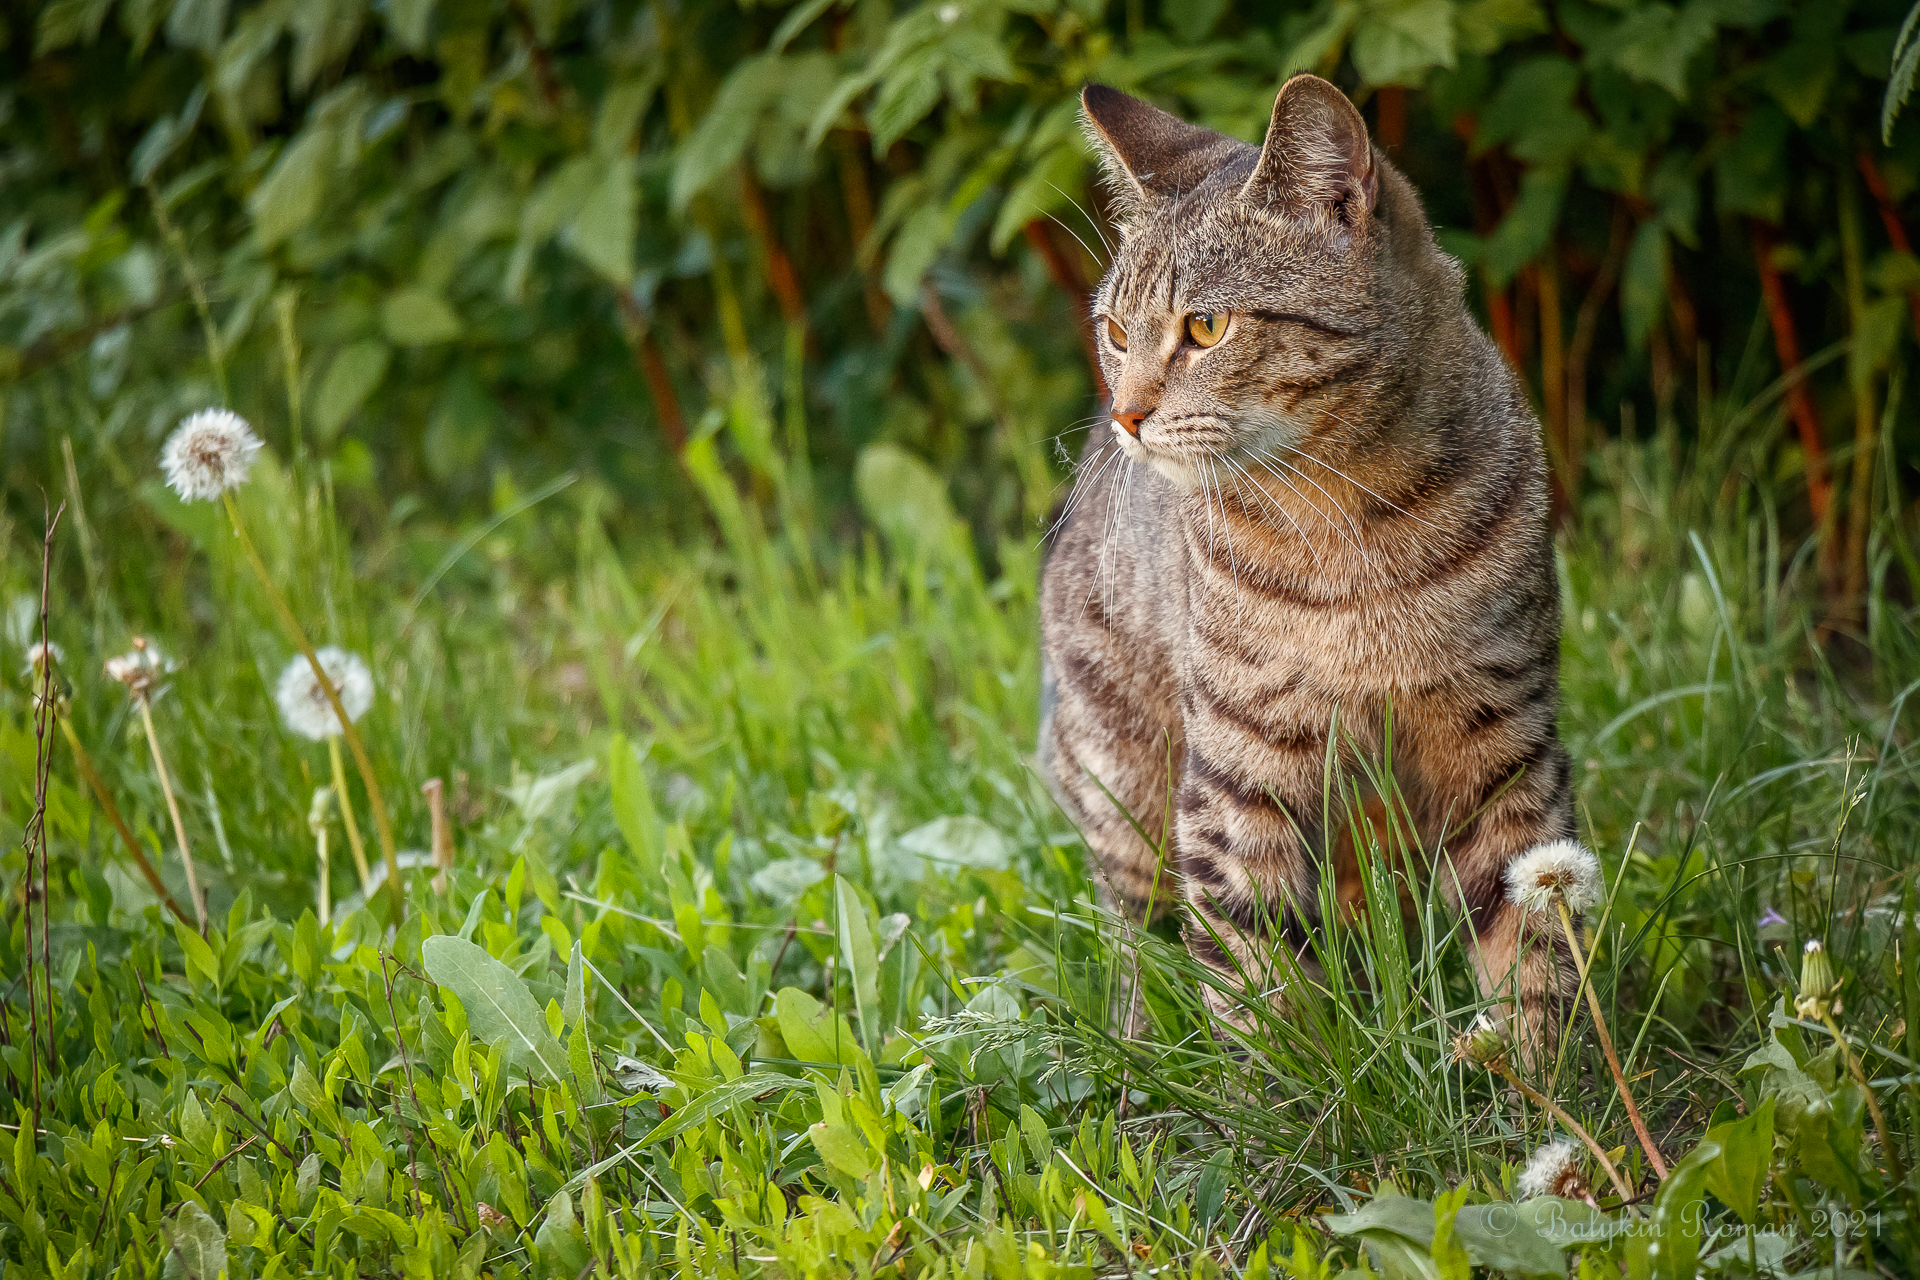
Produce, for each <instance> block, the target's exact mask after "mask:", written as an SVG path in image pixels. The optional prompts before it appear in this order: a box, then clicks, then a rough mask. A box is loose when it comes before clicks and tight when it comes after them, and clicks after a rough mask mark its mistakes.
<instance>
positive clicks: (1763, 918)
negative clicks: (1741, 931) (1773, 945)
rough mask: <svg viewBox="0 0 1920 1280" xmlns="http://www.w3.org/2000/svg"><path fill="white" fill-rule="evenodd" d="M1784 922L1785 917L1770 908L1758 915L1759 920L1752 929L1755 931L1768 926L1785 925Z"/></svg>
mask: <svg viewBox="0 0 1920 1280" xmlns="http://www.w3.org/2000/svg"><path fill="white" fill-rule="evenodd" d="M1786 922H1787V918H1786V917H1785V916H1783V915H1781V914H1780V913H1779V912H1778V911H1775V910H1774V909H1773V908H1772V907H1768V908H1767V909H1766V910H1765V911H1763V912H1761V913H1760V919H1759V920H1758V921H1756V922H1755V923H1754V926H1753V927H1754V928H1756V929H1764V928H1766V927H1767V926H1768V925H1770V924H1785V923H1786Z"/></svg>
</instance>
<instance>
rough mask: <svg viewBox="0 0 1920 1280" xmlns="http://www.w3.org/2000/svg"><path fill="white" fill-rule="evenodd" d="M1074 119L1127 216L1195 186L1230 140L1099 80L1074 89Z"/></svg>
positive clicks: (1228, 145) (1211, 170)
mask: <svg viewBox="0 0 1920 1280" xmlns="http://www.w3.org/2000/svg"><path fill="white" fill-rule="evenodd" d="M1080 121H1081V124H1082V125H1083V126H1084V127H1085V129H1086V133H1087V140H1088V141H1089V142H1091V143H1092V144H1093V146H1094V149H1095V150H1097V151H1099V153H1100V163H1101V168H1103V169H1104V170H1105V171H1106V175H1107V180H1108V182H1109V184H1110V185H1111V187H1112V188H1113V190H1114V192H1115V194H1116V195H1118V196H1119V198H1120V201H1121V203H1122V204H1123V205H1124V206H1125V208H1124V210H1123V213H1124V216H1126V217H1129V218H1130V217H1132V216H1133V215H1135V214H1137V213H1140V212H1142V211H1143V210H1144V209H1146V208H1147V207H1148V206H1150V205H1151V204H1153V203H1154V202H1155V201H1156V200H1158V199H1161V198H1165V197H1177V196H1178V195H1179V194H1180V193H1181V192H1182V191H1191V190H1193V189H1194V188H1195V187H1197V186H1199V185H1200V183H1201V182H1202V181H1203V180H1204V179H1205V178H1206V177H1207V175H1208V174H1210V173H1212V172H1213V170H1214V168H1215V166H1216V165H1217V164H1218V163H1219V162H1220V160H1221V159H1222V158H1223V156H1224V155H1225V153H1227V152H1229V151H1231V150H1233V148H1234V147H1235V145H1236V144H1235V143H1234V141H1233V139H1231V138H1228V137H1226V136H1225V135H1223V134H1219V133H1215V132H1214V131H1213V130H1212V129H1202V128H1200V127H1199V126H1198V125H1191V124H1188V123H1187V122H1186V121H1185V120H1182V119H1181V118H1180V117H1179V116H1176V115H1169V114H1168V113H1167V112H1165V111H1162V110H1161V109H1160V108H1158V107H1156V106H1154V105H1153V104H1152V103H1151V102H1142V101H1141V100H1140V99H1138V98H1136V97H1134V96H1132V95H1131V94H1126V93H1122V92H1120V91H1119V90H1118V89H1109V88H1108V87H1107V86H1106V85H1103V84H1090V85H1088V86H1087V87H1086V88H1085V89H1082V90H1081V91H1080Z"/></svg>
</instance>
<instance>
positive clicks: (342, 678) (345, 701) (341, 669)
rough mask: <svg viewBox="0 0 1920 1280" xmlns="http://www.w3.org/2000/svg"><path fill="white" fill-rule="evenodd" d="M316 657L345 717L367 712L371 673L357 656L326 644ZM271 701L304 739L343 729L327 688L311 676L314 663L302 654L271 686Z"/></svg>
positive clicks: (321, 738) (319, 739)
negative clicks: (344, 711)
mask: <svg viewBox="0 0 1920 1280" xmlns="http://www.w3.org/2000/svg"><path fill="white" fill-rule="evenodd" d="M316 656H317V657H318V658H319V659H320V669H321V670H323V671H325V672H326V673H327V681H328V683H330V684H331V685H333V688H334V692H336V693H338V694H339V695H340V705H341V706H342V707H343V708H345V709H346V713H347V719H349V720H354V721H357V720H359V719H360V717H361V716H363V715H365V714H367V708H369V707H371V706H372V705H373V672H371V671H369V670H368V669H367V664H366V663H365V662H364V661H363V660H362V659H361V657H360V655H359V654H357V653H351V652H349V651H348V650H346V649H342V648H339V647H338V646H336V645H328V646H327V647H326V648H324V649H322V650H320V651H319V653H318V654H317V655H316ZM273 700H274V702H275V703H277V704H279V707H280V716H281V718H282V719H283V720H285V721H286V722H287V728H289V729H291V730H293V731H294V732H295V733H297V734H299V735H300V736H301V737H303V738H311V739H313V740H314V741H315V742H323V741H325V740H326V739H328V738H332V737H337V736H339V734H340V733H342V732H343V730H342V728H341V725H340V717H339V716H337V715H335V714H334V713H333V704H332V703H330V702H328V701H327V691H326V690H325V689H323V688H321V687H320V681H319V680H317V679H315V678H314V674H313V664H312V663H310V662H308V661H307V659H306V655H305V654H296V655H295V656H294V659H293V661H291V662H289V663H288V664H287V665H286V668H285V669H284V670H283V671H281V673H280V681H279V683H278V684H276V685H275V686H274V689H273Z"/></svg>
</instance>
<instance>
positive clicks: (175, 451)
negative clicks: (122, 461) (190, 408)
mask: <svg viewBox="0 0 1920 1280" xmlns="http://www.w3.org/2000/svg"><path fill="white" fill-rule="evenodd" d="M259 452H260V437H259V436H256V435H255V434H253V428H252V427H250V426H248V425H247V420H246V419H245V418H243V417H241V416H240V415H239V414H237V413H234V412H232V411H230V410H227V409H202V410H201V411H200V412H198V413H195V414H191V415H189V416H188V417H187V418H185V419H184V420H182V421H181V423H180V425H179V426H178V427H176V428H175V429H174V432H173V434H172V435H170V436H168V437H167V443H166V445H165V446H164V447H163V448H162V449H161V450H160V470H161V471H163V472H165V473H166V477H167V483H168V484H169V485H170V486H172V488H173V491H174V492H175V493H177V494H179V495H180V497H181V498H182V499H184V500H185V501H187V502H201V501H206V502H211V501H212V500H213V499H215V498H217V497H219V496H220V495H221V494H223V493H225V492H226V491H227V490H229V489H237V488H239V487H240V486H241V485H243V484H245V483H246V482H247V473H248V472H249V471H251V470H252V469H253V460H254V458H255V456H256V455H258V454H259Z"/></svg>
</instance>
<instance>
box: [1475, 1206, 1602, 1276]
mask: <svg viewBox="0 0 1920 1280" xmlns="http://www.w3.org/2000/svg"><path fill="white" fill-rule="evenodd" d="M1559 1203H1560V1202H1559V1201H1556V1200H1554V1199H1552V1198H1551V1197H1544V1198H1543V1199H1542V1200H1535V1201H1529V1202H1528V1203H1527V1204H1524V1205H1514V1204H1505V1203H1495V1204H1470V1205H1465V1206H1462V1208H1461V1209H1460V1211H1459V1212H1458V1213H1457V1214H1455V1215H1454V1219H1453V1234H1454V1239H1456V1240H1458V1241H1459V1242H1460V1243H1461V1244H1462V1245H1463V1246H1465V1248H1466V1250H1467V1255H1468V1256H1469V1257H1470V1258H1472V1259H1473V1262H1474V1265H1475V1266H1480V1267H1485V1268H1487V1269H1488V1270H1489V1271H1493V1272H1497V1273H1499V1274H1502V1275H1512V1276H1551V1277H1559V1276H1564V1275H1566V1274H1567V1259H1566V1255H1565V1254H1564V1253H1562V1252H1561V1249H1562V1245H1561V1243H1560V1238H1559V1236H1558V1235H1556V1234H1554V1232H1555V1231H1556V1230H1558V1229H1560V1228H1563V1227H1564V1228H1566V1229H1567V1231H1568V1233H1569V1234H1573V1228H1572V1227H1571V1224H1570V1222H1569V1221H1568V1220H1566V1219H1564V1218H1563V1219H1561V1220H1558V1221H1554V1220H1551V1219H1550V1220H1549V1221H1548V1222H1547V1223H1545V1224H1541V1223H1540V1218H1541V1217H1542V1216H1546V1214H1545V1213H1543V1208H1536V1207H1532V1206H1544V1205H1558V1204H1559ZM1575 1209H1576V1212H1577V1213H1579V1214H1585V1213H1589V1212H1592V1210H1590V1209H1589V1208H1588V1207H1587V1206H1586V1205H1577V1206H1575Z"/></svg>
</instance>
